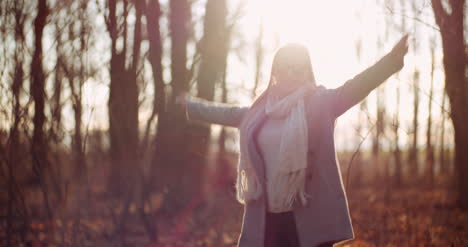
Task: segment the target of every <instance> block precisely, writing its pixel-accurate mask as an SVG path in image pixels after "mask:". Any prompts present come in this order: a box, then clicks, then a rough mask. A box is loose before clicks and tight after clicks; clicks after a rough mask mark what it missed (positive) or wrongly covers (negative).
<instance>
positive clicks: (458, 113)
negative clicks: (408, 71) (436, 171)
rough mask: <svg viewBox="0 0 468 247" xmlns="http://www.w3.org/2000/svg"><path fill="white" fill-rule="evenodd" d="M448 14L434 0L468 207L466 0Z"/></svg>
mask: <svg viewBox="0 0 468 247" xmlns="http://www.w3.org/2000/svg"><path fill="white" fill-rule="evenodd" d="M447 4H450V9H451V10H452V11H451V13H450V14H449V13H447V12H446V11H445V10H444V8H443V7H442V3H441V1H440V0H432V8H433V10H434V15H435V19H436V22H437V25H438V26H439V27H440V34H441V36H442V48H443V52H444V58H443V64H444V69H445V84H446V91H447V95H448V97H449V102H450V109H451V119H452V123H453V127H454V131H455V169H456V170H457V172H456V174H458V202H459V205H460V206H461V207H463V208H468V197H467V196H466V195H467V194H468V179H467V178H468V152H466V150H468V128H466V123H467V122H468V107H466V106H467V105H468V97H467V96H468V86H467V81H466V77H465V69H466V65H467V63H466V60H467V58H466V56H464V55H461V54H465V43H464V36H463V35H464V34H463V32H464V28H463V25H464V21H463V18H464V15H463V11H464V9H465V8H464V7H465V1H464V0H453V1H449V2H447Z"/></svg>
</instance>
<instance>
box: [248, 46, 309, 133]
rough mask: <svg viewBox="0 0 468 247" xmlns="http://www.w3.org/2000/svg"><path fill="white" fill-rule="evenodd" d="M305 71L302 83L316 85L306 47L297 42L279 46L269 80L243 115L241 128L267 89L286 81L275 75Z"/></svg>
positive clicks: (264, 95)
mask: <svg viewBox="0 0 468 247" xmlns="http://www.w3.org/2000/svg"><path fill="white" fill-rule="evenodd" d="M291 72H292V73H291ZM295 72H296V73H301V72H302V73H305V78H306V80H305V81H304V83H312V84H313V85H314V86H316V83H315V77H314V73H313V70H312V63H311V61H310V56H309V51H308V50H307V47H305V46H304V45H301V44H297V43H290V44H286V45H284V46H282V47H280V48H279V49H278V50H277V51H276V53H275V56H274V58H273V64H272V66H271V73H270V80H269V82H268V86H267V88H266V89H265V90H263V92H262V93H261V94H259V95H258V96H257V97H256V98H255V99H254V101H253V103H252V105H251V106H250V109H249V110H248V111H247V114H246V115H245V116H244V118H243V121H242V123H241V128H242V126H243V125H244V124H246V122H248V121H246V120H248V119H251V118H252V117H253V116H254V115H256V114H257V113H258V112H257V109H256V108H257V105H258V104H260V102H262V101H263V100H264V98H265V97H266V95H267V92H268V89H270V88H271V86H272V85H274V84H275V83H287V82H286V81H281V82H280V81H278V80H277V77H279V75H284V74H294V73H295Z"/></svg>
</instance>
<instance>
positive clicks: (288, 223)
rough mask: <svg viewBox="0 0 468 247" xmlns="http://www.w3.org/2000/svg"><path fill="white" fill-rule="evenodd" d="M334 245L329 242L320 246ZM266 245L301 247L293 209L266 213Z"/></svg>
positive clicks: (273, 246)
mask: <svg viewBox="0 0 468 247" xmlns="http://www.w3.org/2000/svg"><path fill="white" fill-rule="evenodd" d="M332 246H333V242H327V243H323V244H320V245H319V246H318V247H332ZM264 247H300V244H299V238H298V236H297V229H296V221H295V219H294V214H293V212H292V211H289V212H284V213H270V212H267V213H266V222H265V246H264Z"/></svg>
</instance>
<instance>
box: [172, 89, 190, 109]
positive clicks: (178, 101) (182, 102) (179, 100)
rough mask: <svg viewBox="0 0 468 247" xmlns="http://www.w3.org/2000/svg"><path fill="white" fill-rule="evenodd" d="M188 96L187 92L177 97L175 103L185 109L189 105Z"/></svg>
mask: <svg viewBox="0 0 468 247" xmlns="http://www.w3.org/2000/svg"><path fill="white" fill-rule="evenodd" d="M187 95H188V94H187V92H181V93H180V94H179V95H177V96H176V98H175V103H176V104H178V105H181V106H182V107H183V108H184V109H185V106H186V105H187Z"/></svg>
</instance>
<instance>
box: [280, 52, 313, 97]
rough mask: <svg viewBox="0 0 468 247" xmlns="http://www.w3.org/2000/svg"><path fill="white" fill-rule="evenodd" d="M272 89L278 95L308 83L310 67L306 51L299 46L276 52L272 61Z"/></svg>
mask: <svg viewBox="0 0 468 247" xmlns="http://www.w3.org/2000/svg"><path fill="white" fill-rule="evenodd" d="M274 63H275V64H274V71H273V74H272V76H273V83H274V85H273V87H274V88H275V89H274V91H276V93H280V94H287V93H289V92H291V91H294V89H296V88H298V87H300V86H302V85H304V83H310V80H311V79H312V78H311V75H310V73H311V65H310V60H309V56H308V54H307V49H305V48H304V47H301V46H297V45H296V46H293V45H291V46H286V47H284V48H282V49H281V50H279V51H278V54H277V56H276V57H275V60H274Z"/></svg>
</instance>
